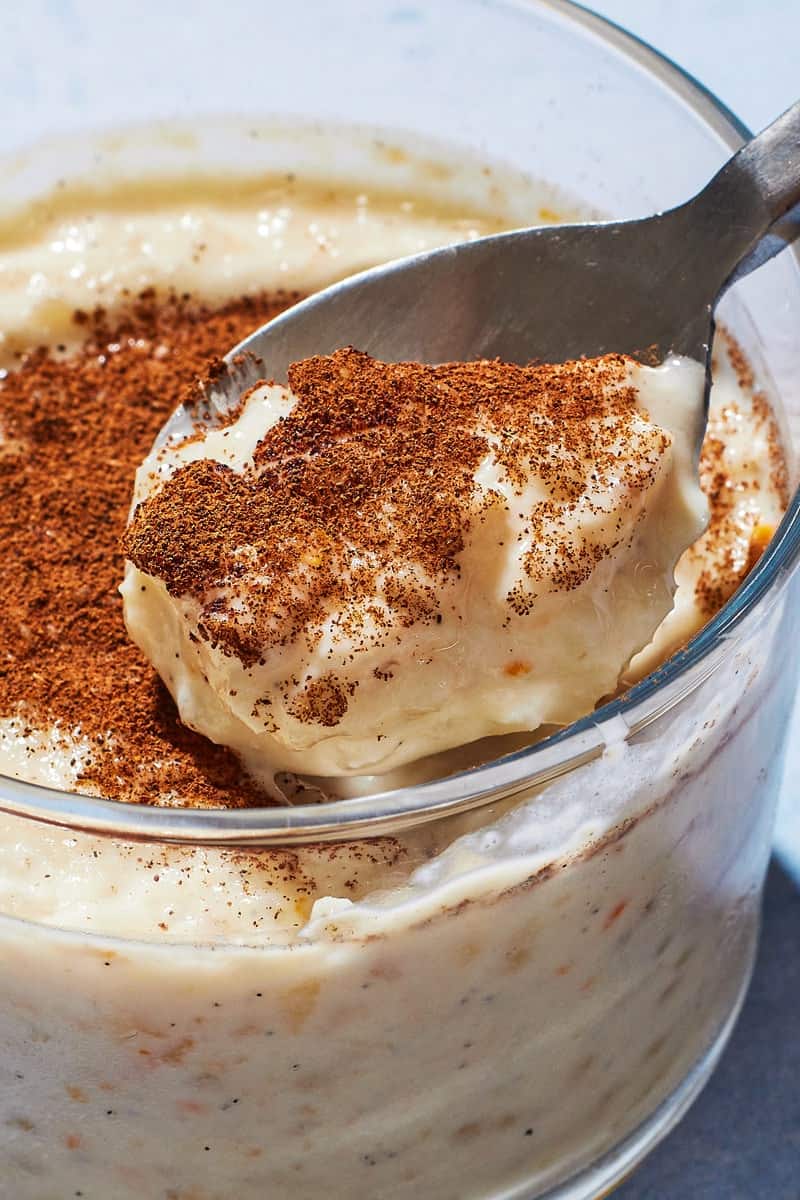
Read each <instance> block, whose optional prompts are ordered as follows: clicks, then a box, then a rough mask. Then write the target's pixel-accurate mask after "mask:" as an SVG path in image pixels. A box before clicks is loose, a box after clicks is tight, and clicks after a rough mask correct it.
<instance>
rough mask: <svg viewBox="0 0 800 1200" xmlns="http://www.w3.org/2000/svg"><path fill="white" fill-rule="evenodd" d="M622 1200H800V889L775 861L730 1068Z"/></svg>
mask: <svg viewBox="0 0 800 1200" xmlns="http://www.w3.org/2000/svg"><path fill="white" fill-rule="evenodd" d="M614 1200H800V889H798V888H797V886H796V885H795V884H794V883H793V882H792V881H791V879H790V878H789V876H788V875H787V874H786V872H785V871H784V870H783V869H782V868H781V867H780V865H779V864H778V863H776V862H775V861H774V860H773V863H772V866H771V867H770V872H769V877H768V879H767V889H766V897H765V906H764V928H763V933H762V938H761V947H760V950H759V955H758V961H757V963H756V970H755V974H754V976H753V982H752V985H751V987H750V992H749V994H748V997H747V1000H746V1002H745V1006H744V1008H743V1010H742V1015H741V1016H740V1018H739V1022H738V1024H737V1026H736V1029H735V1031H734V1034H733V1038H732V1039H731V1042H730V1044H729V1046H728V1049H727V1050H726V1052H725V1054H724V1056H723V1059H722V1062H721V1063H720V1065H719V1067H718V1068H717V1070H716V1072H715V1074H714V1076H713V1078H712V1079H711V1082H710V1083H709V1084H708V1086H707V1087H706V1089H705V1091H704V1092H703V1093H702V1095H701V1096H700V1098H699V1100H698V1101H697V1103H696V1104H695V1105H694V1107H693V1108H692V1109H691V1111H690V1112H689V1114H688V1116H687V1117H686V1118H685V1120H684V1121H683V1122H682V1123H681V1124H680V1125H679V1126H678V1128H677V1129H676V1130H675V1132H674V1133H672V1134H671V1135H670V1136H669V1137H668V1138H667V1139H666V1141H664V1142H663V1143H662V1144H661V1145H660V1146H659V1147H658V1149H657V1150H656V1151H655V1152H654V1153H653V1154H652V1155H651V1157H650V1158H649V1159H648V1160H647V1162H646V1163H645V1164H644V1165H643V1166H642V1167H640V1168H639V1170H638V1171H636V1172H635V1174H634V1175H632V1176H631V1178H630V1179H629V1180H628V1182H627V1183H626V1184H624V1185H623V1186H622V1187H621V1188H619V1189H618V1190H617V1191H616V1192H615V1193H614Z"/></svg>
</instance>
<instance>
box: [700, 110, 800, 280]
mask: <svg viewBox="0 0 800 1200" xmlns="http://www.w3.org/2000/svg"><path fill="white" fill-rule="evenodd" d="M695 206H696V207H695ZM688 207H690V208H691V209H692V210H693V214H694V219H698V220H699V222H700V223H701V224H700V228H701V230H702V231H703V235H704V240H705V239H706V238H707V240H708V245H707V251H711V253H712V254H713V256H714V266H715V268H716V274H717V280H716V287H717V290H718V291H719V292H721V291H724V290H725V289H726V288H727V287H729V286H730V284H731V283H733V282H734V280H735V279H739V278H741V276H743V275H749V273H750V272H751V271H753V270H755V269H756V267H759V266H761V264H762V263H764V262H766V261H767V260H768V259H770V258H772V257H773V256H774V255H775V254H777V253H778V252H779V251H780V250H782V249H783V248H784V247H785V246H786V245H787V244H788V243H789V242H792V241H794V239H795V238H796V237H798V236H800V101H797V102H796V103H795V104H793V105H792V107H791V108H789V109H787V111H786V112H785V113H784V114H783V116H780V117H778V119H777V120H776V121H773V122H772V124H771V125H768V126H767V128H766V129H764V130H763V131H762V132H761V133H759V134H758V135H757V136H756V137H754V138H753V139H752V141H750V142H748V143H747V145H746V146H743V147H742V149H741V150H739V151H738V153H737V154H735V155H734V156H733V158H731V159H730V160H729V162H727V163H726V164H725V166H724V167H723V168H722V170H721V171H720V172H719V173H718V174H717V175H715V176H714V178H713V179H712V180H711V182H710V183H709V184H708V185H707V186H706V187H705V188H704V189H703V191H702V192H700V194H699V195H698V196H696V197H695V199H694V200H692V201H690V204H689V206H688ZM792 210H794V211H792Z"/></svg>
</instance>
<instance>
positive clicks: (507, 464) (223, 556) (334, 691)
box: [124, 348, 669, 726]
mask: <svg viewBox="0 0 800 1200" xmlns="http://www.w3.org/2000/svg"><path fill="white" fill-rule="evenodd" d="M629 362H630V360H628V359H627V358H625V357H624V356H622V355H607V356H605V357H603V358H599V359H588V360H581V361H576V362H568V363H563V364H556V365H554V364H537V365H533V366H527V367H521V366H515V365H513V364H509V363H501V362H496V361H479V362H471V363H448V364H444V365H442V366H436V367H433V366H424V365H421V364H419V363H383V362H379V361H377V360H375V359H373V358H371V357H370V356H369V355H367V354H363V353H361V352H359V351H356V350H354V349H352V348H349V349H345V350H339V351H337V352H336V353H335V354H332V355H330V356H327V357H318V358H310V359H306V360H304V361H303V362H300V363H294V364H293V365H292V366H291V367H290V369H289V387H290V389H291V392H292V393H293V395H294V397H295V399H296V402H295V406H294V408H293V409H292V411H291V412H290V414H289V415H288V416H287V417H285V418H284V419H283V420H281V421H279V422H278V423H277V424H275V425H274V426H272V428H271V429H269V430H268V431H267V432H266V433H265V435H264V437H263V439H262V440H261V441H260V442H259V444H258V446H257V448H256V451H255V454H254V457H253V465H252V467H251V468H248V469H247V470H245V471H236V470H233V469H232V468H230V467H229V466H227V465H226V464H223V463H220V462H216V461H211V460H208V459H201V460H199V461H195V462H192V463H189V464H187V465H185V466H183V467H181V468H180V469H179V470H178V471H176V473H175V474H174V475H172V476H171V478H170V479H169V480H168V481H167V483H166V484H165V485H164V486H163V487H162V488H161V490H160V491H157V492H155V493H154V494H153V495H151V496H150V497H149V498H148V499H147V500H145V501H144V502H143V503H142V504H140V505H139V506H138V508H137V510H136V513H135V514H134V518H133V520H132V522H131V525H130V527H129V529H128V531H127V533H126V536H125V539H124V546H125V550H126V553H127V555H128V557H129V558H130V559H131V560H132V561H133V562H134V563H135V564H136V566H137V567H139V568H140V570H142V571H143V572H145V573H146V574H148V575H151V576H155V577H157V578H159V579H161V580H163V581H164V582H165V584H166V587H167V589H168V591H170V593H172V594H173V595H175V596H191V597H193V598H194V599H195V600H197V601H198V602H199V603H200V605H201V614H200V617H199V620H198V622H197V632H198V634H199V635H200V637H201V638H203V639H204V640H206V641H207V642H209V643H210V644H211V645H212V646H213V647H214V648H216V649H219V650H221V651H222V652H223V653H226V654H229V655H235V656H236V657H237V658H239V659H240V661H241V662H242V663H243V664H244V665H245V666H247V667H252V666H254V665H256V664H258V663H263V661H264V656H265V654H266V653H267V652H268V650H269V648H270V647H272V646H279V645H284V644H286V643H287V642H288V641H293V640H295V639H296V638H298V637H303V638H304V639H306V641H307V642H308V643H309V645H312V644H314V643H315V642H316V641H318V640H319V639H320V638H321V637H322V635H323V626H324V622H325V621H326V619H327V618H329V617H330V616H331V615H332V614H336V628H337V630H338V633H337V632H334V633H333V634H332V633H331V631H330V629H329V628H327V629H326V635H327V636H329V637H330V636H334V637H337V636H340V635H343V636H344V637H346V638H348V639H350V640H352V641H353V643H354V652H357V651H358V649H359V648H360V647H361V646H362V645H366V644H367V643H368V642H369V643H371V642H372V641H374V639H375V637H378V638H379V639H382V638H384V637H385V636H386V634H387V633H388V632H389V631H391V630H392V629H396V628H407V627H409V626H410V625H413V624H416V623H421V622H425V623H428V622H431V621H435V620H436V618H437V615H438V614H439V612H440V601H441V597H442V594H443V593H442V588H443V586H444V585H445V584H446V582H447V580H448V577H452V576H457V575H458V574H459V571H460V564H459V555H460V553H461V551H462V550H463V548H464V546H465V542H466V538H467V536H468V534H469V532H470V529H471V528H472V527H473V526H474V524H475V523H476V522H480V521H481V520H483V519H485V511H484V510H485V509H486V507H487V504H489V503H494V502H497V503H499V502H500V497H499V495H497V494H496V493H495V494H493V495H494V497H495V499H494V501H489V500H487V498H486V494H485V493H482V492H481V490H480V488H479V487H478V485H477V483H476V480H475V472H476V470H477V469H478V467H479V466H480V464H481V462H482V460H483V459H484V458H486V456H487V455H489V454H490V453H491V454H493V456H494V458H495V459H496V460H497V461H498V462H499V463H500V464H501V465H502V467H503V468H504V471H505V473H506V476H507V477H508V479H509V480H510V481H511V484H512V486H513V487H514V489H515V491H516V492H517V493H518V494H522V492H523V491H524V489H525V487H526V486H527V485H528V484H529V482H530V479H531V477H534V478H538V479H540V480H541V481H542V483H543V485H544V487H545V489H546V491H547V495H548V499H547V500H542V501H539V502H537V503H536V504H535V505H534V506H533V509H532V511H531V512H530V514H529V517H528V520H527V528H526V531H525V534H524V535H520V537H523V536H524V537H525V538H526V540H527V536H528V534H532V535H533V536H532V537H531V538H530V541H531V544H532V547H533V548H532V549H531V550H530V551H529V552H527V554H526V559H525V563H524V566H525V570H526V573H527V575H528V577H529V579H530V581H531V584H532V587H533V588H534V589H535V587H536V585H537V583H538V581H540V580H547V581H548V586H551V585H553V584H554V585H555V586H556V587H557V588H559V589H561V590H564V591H569V590H572V589H573V588H575V587H578V586H579V585H580V584H581V583H582V582H584V580H585V579H587V578H588V576H589V575H590V574H591V572H592V570H593V569H594V567H595V565H596V563H597V562H598V561H599V559H600V558H603V557H605V556H606V555H608V554H609V553H611V552H612V549H613V547H612V546H611V545H609V544H605V543H601V544H595V543H592V542H591V541H590V540H589V539H584V538H582V537H580V536H577V537H576V536H575V534H574V533H573V532H572V531H573V529H574V526H575V520H574V516H573V508H574V506H576V505H578V504H579V503H586V496H587V491H590V490H592V489H596V490H597V491H600V492H602V491H603V490H604V489H606V487H609V488H610V487H612V486H614V485H615V484H616V486H617V487H620V483H619V482H617V481H621V484H622V487H621V488H620V490H623V491H627V493H628V494H629V495H630V496H632V497H635V496H636V495H637V494H638V493H639V492H640V491H641V490H642V489H645V488H646V487H647V486H649V484H650V483H651V482H652V479H653V476H654V474H655V473H656V472H657V471H658V469H659V467H660V459H661V456H662V455H663V453H664V451H665V450H666V448H667V446H668V444H669V435H668V434H666V433H665V432H664V431H663V430H660V429H658V428H657V427H656V426H653V425H648V424H647V423H646V422H645V421H643V419H642V418H643V414H642V412H641V410H640V409H639V408H638V406H637V392H636V389H635V388H634V387H632V386H630V384H629V383H628V380H627V372H628V367H629ZM633 502H634V501H633V500H631V501H630V503H633ZM243 548H246V555H245V554H244V553H243ZM376 600H377V601H378V603H377V604H376ZM507 600H508V606H509V610H511V611H513V612H516V613H518V614H520V615H525V613H527V611H529V609H530V607H531V605H532V602H533V597H532V594H531V591H530V590H528V589H527V588H526V589H522V588H519V589H515V591H514V592H513V593H511V594H509V596H508V598H507ZM376 626H377V628H378V632H377V634H375V632H374V630H375V628H376ZM365 629H366V630H367V631H368V632H364V631H365ZM313 686H314V688H316V689H317V691H318V692H319V695H317V694H316V693H315V694H314V695H313V696H312V695H311V694H310V689H307V691H306V694H304V697H303V704H302V711H301V710H298V711H297V712H296V713H295V715H296V716H297V717H298V719H300V720H307V721H309V722H315V723H317V724H321V725H324V726H329V725H333V724H336V723H337V721H338V720H340V719H341V716H342V715H343V713H344V712H345V711H346V709H347V696H346V694H345V691H344V690H343V688H342V686H341V684H340V682H339V681H338V680H336V679H335V678H333V677H327V678H325V679H323V680H319V681H318V682H317V684H315V685H313Z"/></svg>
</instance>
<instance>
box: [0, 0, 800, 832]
mask: <svg viewBox="0 0 800 1200" xmlns="http://www.w3.org/2000/svg"><path fill="white" fill-rule="evenodd" d="M494 3H495V5H496V7H498V8H511V9H518V10H521V11H523V12H525V11H527V12H529V13H532V12H533V11H534V9H535V8H536V7H537V6H538V7H540V8H542V9H545V10H549V11H550V12H552V13H556V14H557V15H558V16H559V17H561V18H564V17H566V18H567V19H568V20H570V21H572V22H573V23H574V24H576V25H578V26H582V27H583V28H584V29H588V30H589V31H591V32H593V33H596V34H598V35H599V36H600V37H601V38H602V40H604V41H605V42H606V43H607V44H608V45H610V46H612V47H613V48H615V49H617V50H619V51H621V53H623V54H624V55H626V56H627V57H628V58H629V59H631V60H633V61H634V62H635V63H637V64H639V65H640V66H644V67H645V68H646V70H647V71H648V73H649V74H651V75H653V76H655V77H656V78H657V79H658V80H659V81H660V82H661V83H663V84H664V85H665V86H666V87H667V88H668V89H669V90H670V91H671V92H672V93H673V94H674V95H675V96H677V97H679V98H681V99H683V100H684V101H685V102H686V103H687V104H688V106H689V107H690V108H691V109H692V110H693V111H694V112H695V113H696V114H697V115H698V116H700V117H701V118H702V119H703V120H704V121H705V123H706V124H707V125H708V126H710V127H711V129H712V130H713V131H714V132H715V133H717V135H718V136H719V137H720V138H721V139H722V141H723V142H724V143H725V144H726V145H727V146H729V148H730V149H731V151H732V152H733V151H734V150H736V149H737V148H738V147H739V146H740V145H741V144H742V142H743V141H745V140H746V139H747V138H749V137H750V136H752V135H751V133H750V131H749V129H748V128H747V127H746V126H745V125H744V124H743V123H742V122H741V121H740V120H739V119H738V118H737V117H736V116H735V115H734V114H733V113H732V112H731V111H730V109H728V108H727V107H726V105H724V104H723V103H722V102H721V101H720V100H718V99H717V97H716V96H715V95H714V94H713V93H712V92H711V91H710V90H709V89H708V88H707V87H705V86H704V85H703V84H702V83H700V82H699V81H698V80H697V79H695V77H694V76H693V75H691V74H690V73H689V72H687V71H685V70H684V69H683V68H682V67H680V66H679V65H678V64H677V63H675V62H674V61H673V60H672V59H670V58H669V57H667V56H666V55H664V54H661V53H660V52H659V51H658V50H656V49H655V48H654V47H653V46H651V45H650V44H649V43H648V42H645V41H643V40H642V39H641V38H638V37H637V36H636V35H635V34H632V33H630V32H629V31H628V30H626V29H624V28H623V27H622V26H620V25H618V24H616V23H615V22H613V21H610V20H608V19H606V18H605V17H602V16H600V15H599V14H598V13H596V12H593V11H592V10H590V9H588V8H586V7H584V6H583V5H581V4H577V3H575V2H574V0H494ZM798 560H800V491H799V492H796V493H795V495H794V496H793V498H792V500H791V503H790V505H789V508H788V510H787V512H786V514H785V516H784V518H783V520H782V522H781V524H780V525H779V526H778V529H777V530H776V532H775V534H774V535H773V537H772V539H771V541H770V543H769V545H768V547H767V549H766V551H765V552H764V554H763V555H762V557H761V559H760V560H759V562H758V563H757V565H756V566H755V568H754V569H753V570H752V571H751V573H750V574H749V575H748V577H747V579H746V580H745V582H744V583H743V584H742V585H741V587H740V588H739V589H738V590H737V591H736V592H735V593H734V595H733V597H731V599H730V600H729V601H728V602H727V603H726V604H725V605H724V606H723V608H722V609H721V610H720V611H719V613H717V614H716V616H715V617H713V618H712V620H711V621H709V622H708V624H706V625H705V626H704V627H703V628H702V629H701V630H700V631H699V632H698V633H697V634H695V636H694V637H693V638H692V639H691V640H690V641H689V642H688V643H687V645H686V646H685V647H683V648H682V649H681V650H679V651H678V652H677V653H676V654H674V655H672V656H671V657H670V658H669V659H668V660H667V661H666V662H665V663H663V664H662V665H661V666H660V667H659V668H658V669H657V670H656V671H654V672H653V673H652V674H650V675H648V676H646V677H645V678H644V679H643V680H642V681H641V682H639V683H638V684H636V685H635V686H634V687H632V688H630V689H629V690H627V691H626V692H625V693H624V694H623V695H621V696H619V697H617V698H616V699H613V700H611V701H609V702H607V703H606V704H603V705H601V706H600V707H599V708H597V709H594V710H592V712H590V713H587V714H586V715H585V716H584V717H581V718H580V719H579V720H577V721H575V722H573V723H572V724H571V725H569V726H567V727H566V728H564V729H562V730H559V731H558V732H557V733H554V734H552V735H551V736H550V737H547V738H545V739H543V740H542V741H539V742H536V743H534V744H533V745H531V746H526V747H524V748H522V749H519V750H516V751H514V752H512V753H510V754H507V755H505V756H503V757H501V758H498V759H495V760H493V761H490V762H488V763H484V764H482V765H480V766H475V767H471V768H469V769H468V770H464V771H460V772H458V773H456V774H454V775H449V776H446V777H444V778H442V779H436V780H432V781H430V782H427V783H420V784H411V785H409V786H406V787H403V788H396V789H392V790H390V791H384V792H373V793H371V794H369V795H366V796H359V797H356V798H350V799H339V800H330V801H325V802H323V803H316V804H306V805H285V806H270V807H264V808H247V809H199V808H191V807H181V808H163V807H156V806H149V805H142V804H131V803H128V802H125V801H121V800H109V799H105V798H102V797H97V796H90V795H84V794H82V793H78V792H66V791H60V790H58V789H55V788H50V787H46V786H42V785H39V784H34V783H29V782H27V781H24V780H20V779H15V778H13V777H10V776H7V775H3V774H0V811H1V812H5V813H7V814H10V815H13V816H19V817H24V818H27V819H29V820H34V821H38V822H41V823H44V824H48V825H55V826H60V827H63V828H67V829H70V830H73V831H79V832H85V833H91V834H96V835H102V836H110V837H117V838H124V839H126V840H130V841H143V842H160V843H178V844H183V845H206V846H231V847H233V846H239V847H241V846H252V847H255V846H267V845H273V846H278V845H280V846H285V845H291V844H298V843H303V842H330V841H345V840H352V839H356V838H363V837H376V836H387V835H391V834H393V833H396V832H398V831H399V830H401V829H408V828H411V827H413V826H416V825H420V824H423V823H425V822H428V821H432V820H438V819H442V818H443V817H446V816H452V815H454V814H457V813H463V812H466V811H468V810H471V809H475V808H480V807H483V806H484V805H487V804H490V803H496V802H497V801H499V800H508V799H512V798H513V797H514V796H515V795H517V794H519V793H521V792H522V791H528V790H529V789H530V788H531V787H541V786H543V785H545V784H546V783H548V782H550V781H551V780H552V779H555V778H557V777H558V776H559V775H563V774H566V773H567V772H569V771H572V770H574V769H575V768H576V767H579V766H581V765H583V764H584V763H587V762H590V761H591V760H593V759H595V758H598V757H599V756H600V755H601V754H602V753H603V750H604V749H605V748H606V747H607V746H608V745H609V744H611V742H613V741H618V740H620V738H621V737H626V736H628V735H629V734H632V733H636V732H638V731H639V730H641V729H643V728H645V727H646V726H647V725H649V724H651V723H652V722H653V721H655V720H656V719H657V718H658V717H659V716H661V715H662V714H663V713H664V712H666V711H668V710H669V709H670V708H671V707H672V706H673V705H674V704H675V703H677V702H678V701H679V700H680V698H681V697H682V696H683V695H684V694H686V693H687V692H688V691H689V690H692V689H693V688H694V687H695V686H697V683H698V682H699V681H701V680H702V679H703V678H706V677H707V676H708V675H710V674H711V673H712V672H713V671H714V670H715V668H716V666H717V665H718V664H719V662H720V661H721V659H722V657H723V654H724V651H725V643H726V642H727V640H728V639H729V637H730V636H731V635H732V634H733V632H734V631H735V630H736V628H737V626H738V625H739V624H740V622H741V621H742V620H743V619H744V617H745V616H746V615H747V614H748V613H749V612H750V611H751V610H753V609H754V608H755V607H756V606H757V605H759V604H760V603H761V601H762V599H763V598H764V597H765V596H766V595H767V594H768V593H770V592H772V591H777V590H778V589H779V587H780V586H781V584H782V583H783V582H784V581H785V580H786V579H787V578H788V576H789V574H790V573H791V571H792V570H793V568H794V567H795V566H796V565H797V562H798ZM701 664H702V667H703V669H702V671H701V670H700V669H699V668H700V666H701ZM690 677H691V678H690Z"/></svg>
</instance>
